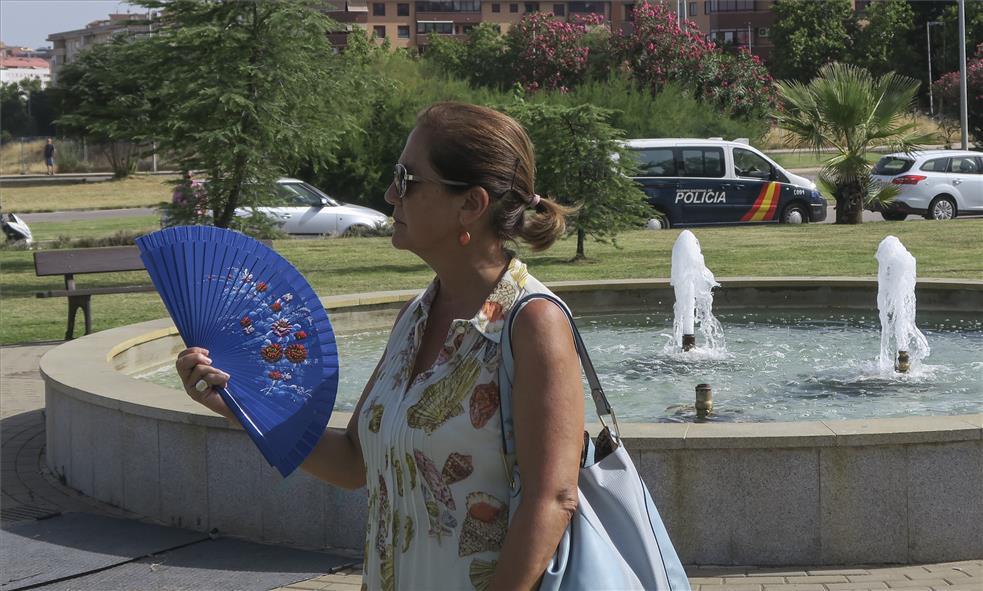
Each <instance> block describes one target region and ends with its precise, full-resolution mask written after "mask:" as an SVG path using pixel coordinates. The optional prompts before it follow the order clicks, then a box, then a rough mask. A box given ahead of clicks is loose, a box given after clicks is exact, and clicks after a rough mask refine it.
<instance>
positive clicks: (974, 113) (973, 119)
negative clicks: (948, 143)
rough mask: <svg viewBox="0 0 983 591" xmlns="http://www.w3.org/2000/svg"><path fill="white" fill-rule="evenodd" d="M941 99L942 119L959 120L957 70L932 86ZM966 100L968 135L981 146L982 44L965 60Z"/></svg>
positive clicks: (982, 112) (982, 101)
mask: <svg viewBox="0 0 983 591" xmlns="http://www.w3.org/2000/svg"><path fill="white" fill-rule="evenodd" d="M932 88H933V90H934V91H935V92H936V93H937V94H938V95H939V96H941V97H942V105H943V107H944V109H943V112H942V115H943V116H944V117H947V118H950V119H953V120H955V121H958V120H959V70H956V71H955V72H949V73H948V74H946V75H944V76H942V77H941V78H939V79H938V80H936V81H935V83H934V84H933V85H932ZM966 100H967V101H968V105H967V106H968V109H967V110H968V115H969V122H968V123H969V133H970V135H972V136H973V137H974V138H976V143H977V145H980V144H983V109H981V108H979V105H983V43H980V44H979V45H977V46H976V55H975V56H974V57H973V59H970V60H966Z"/></svg>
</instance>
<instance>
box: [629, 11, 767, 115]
mask: <svg viewBox="0 0 983 591" xmlns="http://www.w3.org/2000/svg"><path fill="white" fill-rule="evenodd" d="M611 45H612V49H611V53H612V55H613V56H614V57H615V59H617V60H618V61H619V62H621V63H623V64H625V65H627V67H628V69H629V71H630V72H631V75H632V77H633V78H634V79H635V81H636V82H637V83H638V85H639V86H641V87H643V88H647V89H649V90H650V91H651V92H652V93H653V94H657V93H659V92H661V90H662V89H663V88H664V87H666V85H669V84H679V85H680V86H682V87H684V88H687V89H689V90H690V91H691V92H692V93H693V95H694V96H695V97H696V98H698V99H700V100H702V101H703V102H705V103H707V104H710V105H712V106H713V107H715V108H717V109H719V110H721V111H723V112H725V113H728V114H731V115H737V116H739V117H747V118H751V117H756V116H760V115H763V114H764V113H766V112H768V111H769V110H770V109H771V108H772V107H773V105H774V101H775V92H774V86H773V80H772V78H771V75H769V74H768V70H767V69H766V68H765V67H764V65H762V63H761V60H760V59H759V58H758V57H757V56H753V55H751V54H750V53H748V52H747V51H744V50H742V51H739V52H736V53H731V52H725V51H723V49H721V48H720V47H717V46H716V45H715V44H713V43H712V42H710V41H707V40H706V39H704V38H703V35H702V34H700V33H699V28H697V26H696V25H695V24H694V23H692V22H689V21H687V23H686V27H685V28H684V27H681V26H680V25H679V22H678V20H677V18H676V14H675V13H674V12H672V11H671V10H669V8H667V7H666V6H665V5H664V4H662V3H651V2H642V3H640V4H637V5H636V6H635V20H634V27H633V28H632V29H631V30H630V31H629V32H627V33H626V32H623V31H622V32H619V33H618V34H617V35H615V36H613V37H612V40H611Z"/></svg>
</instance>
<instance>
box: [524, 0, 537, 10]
mask: <svg viewBox="0 0 983 591" xmlns="http://www.w3.org/2000/svg"><path fill="white" fill-rule="evenodd" d="M526 12H539V2H526Z"/></svg>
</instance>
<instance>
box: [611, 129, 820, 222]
mask: <svg viewBox="0 0 983 591" xmlns="http://www.w3.org/2000/svg"><path fill="white" fill-rule="evenodd" d="M625 145H626V147H627V148H628V149H629V150H631V152H632V153H633V154H634V156H635V159H636V161H637V164H638V172H637V173H636V175H637V176H635V177H634V180H635V181H637V182H638V183H639V184H640V185H641V188H642V190H643V191H644V192H645V195H646V196H647V197H648V202H649V203H650V204H651V205H652V207H654V208H655V209H656V210H657V211H658V212H659V213H660V214H661V215H662V217H663V221H664V222H668V224H669V226H671V227H675V226H707V225H715V224H750V223H755V222H781V223H788V224H799V223H804V222H821V221H823V220H824V219H826V206H827V203H826V199H824V198H823V197H822V195H820V193H819V191H818V190H817V189H816V185H815V183H813V182H812V181H810V180H809V179H806V178H803V177H800V176H797V175H794V174H792V173H790V172H788V171H787V170H785V169H783V168H782V167H781V166H779V165H778V164H776V163H775V162H774V161H773V160H771V159H769V158H768V157H767V156H765V155H764V154H762V153H761V152H759V151H758V150H756V149H754V148H752V147H751V146H750V145H748V143H747V140H742V139H738V140H735V141H724V140H723V139H721V138H710V139H706V140H700V139H678V138H677V139H636V140H626V141H625Z"/></svg>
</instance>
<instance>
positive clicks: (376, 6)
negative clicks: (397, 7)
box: [372, 2, 386, 16]
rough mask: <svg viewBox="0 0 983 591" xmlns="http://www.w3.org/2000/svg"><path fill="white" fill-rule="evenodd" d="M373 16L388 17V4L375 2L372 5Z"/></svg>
mask: <svg viewBox="0 0 983 591" xmlns="http://www.w3.org/2000/svg"><path fill="white" fill-rule="evenodd" d="M372 16H386V3H385V2H373V3H372Z"/></svg>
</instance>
